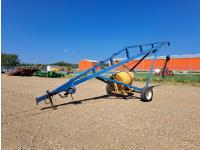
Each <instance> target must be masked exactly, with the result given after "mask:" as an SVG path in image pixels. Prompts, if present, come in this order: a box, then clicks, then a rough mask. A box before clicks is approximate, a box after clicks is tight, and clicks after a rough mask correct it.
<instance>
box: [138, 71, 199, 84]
mask: <svg viewBox="0 0 200 150" xmlns="http://www.w3.org/2000/svg"><path fill="white" fill-rule="evenodd" d="M147 76H148V73H135V81H146V80H147ZM151 82H158V83H160V82H178V83H188V84H200V74H175V75H174V76H166V77H165V78H162V77H161V76H155V75H152V76H151Z"/></svg>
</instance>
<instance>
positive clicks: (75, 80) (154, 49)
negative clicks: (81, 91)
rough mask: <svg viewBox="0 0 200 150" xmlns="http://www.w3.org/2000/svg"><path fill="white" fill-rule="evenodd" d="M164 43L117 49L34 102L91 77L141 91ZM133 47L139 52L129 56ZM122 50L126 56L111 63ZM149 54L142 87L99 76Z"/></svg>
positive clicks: (165, 42) (167, 43) (70, 87)
mask: <svg viewBox="0 0 200 150" xmlns="http://www.w3.org/2000/svg"><path fill="white" fill-rule="evenodd" d="M164 45H168V46H169V45H170V42H169V41H164V42H155V43H149V44H143V45H134V46H128V47H125V48H124V49H122V50H119V51H118V52H116V53H114V54H113V55H112V56H111V57H109V58H107V59H105V60H104V61H101V62H100V63H97V64H96V65H95V66H94V67H91V68H89V69H88V70H86V71H84V72H82V73H81V74H80V75H77V76H76V77H74V78H71V79H70V80H69V81H67V82H66V83H64V84H63V85H61V86H59V87H58V88H56V89H54V90H52V91H51V92H49V93H48V94H45V95H42V96H40V97H37V98H36V103H37V104H38V103H39V102H41V101H43V100H45V99H48V98H49V97H52V96H53V95H56V94H59V93H60V92H68V93H70V92H71V91H70V90H71V89H75V86H76V85H78V84H81V83H83V82H85V81H87V80H90V79H92V78H98V79H100V80H103V81H104V82H113V83H117V84H121V85H123V86H126V87H128V88H131V89H133V91H137V92H141V90H142V89H143V88H144V87H147V86H148V85H149V81H150V77H151V75H152V70H153V68H154V64H155V60H156V57H157V53H158V51H159V49H160V48H161V47H162V46H164ZM147 46H151V48H148V49H146V50H145V49H144V47H147ZM133 48H139V50H140V52H139V53H137V54H136V55H134V56H130V54H129V49H133ZM124 51H125V52H126V56H127V58H126V59H125V60H123V61H121V62H119V63H117V64H113V58H114V57H115V56H117V55H119V54H121V53H122V52H124ZM151 55H153V56H154V57H153V60H152V66H151V68H150V71H149V74H148V77H147V81H146V85H145V86H144V87H143V88H139V87H136V86H132V85H128V84H125V83H122V82H119V81H117V80H113V79H111V78H106V77H104V76H101V74H103V73H105V72H108V71H110V70H112V69H114V68H117V67H119V66H122V65H124V64H126V63H128V62H130V61H131V60H133V59H136V58H139V57H144V56H145V57H147V56H151ZM142 60H143V59H142ZM142 60H141V61H142ZM107 61H110V63H111V64H112V65H111V66H109V67H107V68H104V69H102V70H100V71H98V72H96V68H97V67H100V66H101V65H102V64H104V63H106V62H107ZM139 63H141V62H139ZM90 72H92V74H89V75H88V73H90ZM85 75H87V76H85ZM83 76H85V77H83ZM74 93H75V91H74ZM70 94H73V93H70Z"/></svg>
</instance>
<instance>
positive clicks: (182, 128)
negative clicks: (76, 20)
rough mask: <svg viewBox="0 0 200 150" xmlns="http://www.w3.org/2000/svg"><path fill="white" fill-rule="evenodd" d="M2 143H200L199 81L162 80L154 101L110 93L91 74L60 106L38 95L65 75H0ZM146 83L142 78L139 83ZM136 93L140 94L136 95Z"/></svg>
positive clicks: (82, 147)
mask: <svg viewBox="0 0 200 150" xmlns="http://www.w3.org/2000/svg"><path fill="white" fill-rule="evenodd" d="M1 81H2V87H1V89H2V91H1V92H2V96H1V99H2V102H1V104H2V105H1V109H2V115H1V117H2V122H1V127H2V129H1V131H2V139H1V142H2V149H3V150H7V149H8V150H14V149H25V150H32V149H35V150H36V149H37V150H40V149H44V150H50V149H58V150H62V149H63V150H65V149H69V150H73V149H74V150H87V149H92V150H94V149H103V150H106V149H109V150H110V149H131V150H133V149H136V150H140V149H159V150H160V149H162V150H163V149H188V150H195V149H196V150H199V149H200V87H197V86H196V87H195V86H189V85H180V84H179V85H166V84H165V85H162V86H158V87H155V88H154V99H153V101H152V102H149V103H144V102H141V101H140V100H139V99H137V98H132V99H129V100H124V99H120V98H115V97H106V96H105V94H106V92H105V84H104V83H101V82H100V81H97V80H91V81H88V82H86V84H83V85H81V86H80V87H79V88H78V89H77V93H76V94H75V95H74V100H76V101H80V103H77V104H74V103H72V100H71V98H70V97H69V98H66V99H61V98H59V97H55V98H54V99H55V101H54V102H55V104H56V105H58V107H57V110H52V109H50V108H48V106H49V105H47V104H45V103H40V104H39V105H38V106H37V105H36V104H35V97H37V96H39V95H41V94H43V93H44V92H45V90H46V89H50V90H51V89H53V88H55V87H57V86H59V85H60V84H63V83H64V82H65V79H48V78H37V77H12V76H7V75H2V76H1ZM135 84H136V85H139V86H142V85H143V84H142V83H139V82H137V83H135ZM136 96H137V95H136Z"/></svg>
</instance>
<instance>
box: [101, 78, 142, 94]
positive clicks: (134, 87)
mask: <svg viewBox="0 0 200 150" xmlns="http://www.w3.org/2000/svg"><path fill="white" fill-rule="evenodd" d="M98 77H99V78H101V79H104V80H106V81H109V82H113V83H117V84H121V85H124V86H126V87H129V88H132V89H134V91H138V92H140V91H141V90H142V88H138V87H136V86H133V85H129V84H125V83H123V82H119V81H117V80H113V79H111V78H106V77H103V76H98Z"/></svg>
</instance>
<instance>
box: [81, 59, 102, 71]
mask: <svg viewBox="0 0 200 150" xmlns="http://www.w3.org/2000/svg"><path fill="white" fill-rule="evenodd" d="M97 63H98V61H96V60H89V59H83V60H81V61H80V62H79V70H80V71H84V70H87V69H89V68H91V67H93V66H95V65H96V64H97ZM97 70H99V68H98V69H97Z"/></svg>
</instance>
